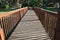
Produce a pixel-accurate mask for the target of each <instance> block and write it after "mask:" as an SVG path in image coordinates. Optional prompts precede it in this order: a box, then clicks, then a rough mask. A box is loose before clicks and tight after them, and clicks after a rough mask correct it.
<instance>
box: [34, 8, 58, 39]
mask: <svg viewBox="0 0 60 40" xmlns="http://www.w3.org/2000/svg"><path fill="white" fill-rule="evenodd" d="M34 11H35V12H36V14H37V16H38V17H39V19H40V20H41V22H42V24H43V26H44V28H45V30H46V32H47V33H48V34H49V36H50V38H51V40H54V36H55V29H56V24H57V16H58V15H57V12H51V11H50V12H49V11H46V10H42V9H40V8H34Z"/></svg>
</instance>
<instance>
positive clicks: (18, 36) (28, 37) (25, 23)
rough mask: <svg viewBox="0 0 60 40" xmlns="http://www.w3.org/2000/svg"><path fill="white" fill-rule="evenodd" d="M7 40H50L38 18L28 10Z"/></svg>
mask: <svg viewBox="0 0 60 40" xmlns="http://www.w3.org/2000/svg"><path fill="white" fill-rule="evenodd" d="M8 40H50V38H49V36H48V34H47V33H46V31H45V29H44V27H43V25H42V24H41V22H40V20H39V18H38V17H37V16H36V14H35V12H34V11H33V10H29V11H28V12H27V13H26V15H25V16H24V17H23V19H22V20H21V22H20V23H19V24H18V26H17V27H16V29H15V30H14V32H13V33H12V35H11V36H10V38H9V39H8Z"/></svg>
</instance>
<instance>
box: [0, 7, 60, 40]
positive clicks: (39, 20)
mask: <svg viewBox="0 0 60 40" xmlns="http://www.w3.org/2000/svg"><path fill="white" fill-rule="evenodd" d="M7 13H8V14H7ZM58 14H59V12H58ZM58 14H57V12H51V11H49V12H48V11H47V10H44V9H40V8H33V10H28V7H24V8H21V9H18V10H14V11H10V12H6V13H5V15H3V14H1V16H0V29H2V31H0V39H1V40H59V36H60V34H59V32H60V31H59V28H58V27H59V25H60V24H57V23H59V22H58V21H59V16H60V15H58ZM57 25H58V26H57Z"/></svg>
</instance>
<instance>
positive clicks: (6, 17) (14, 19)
mask: <svg viewBox="0 0 60 40" xmlns="http://www.w3.org/2000/svg"><path fill="white" fill-rule="evenodd" d="M27 11H28V7H24V8H20V9H17V10H14V11H10V12H4V13H2V14H0V28H1V29H3V30H4V35H5V38H7V37H8V36H9V35H10V33H11V32H12V30H13V29H14V27H15V26H16V25H17V23H18V21H19V20H21V18H22V17H23V15H25V13H26V12H27ZM1 40H2V39H1Z"/></svg>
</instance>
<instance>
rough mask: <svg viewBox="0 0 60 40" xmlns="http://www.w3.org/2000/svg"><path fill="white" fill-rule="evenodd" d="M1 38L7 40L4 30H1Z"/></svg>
mask: <svg viewBox="0 0 60 40" xmlns="http://www.w3.org/2000/svg"><path fill="white" fill-rule="evenodd" d="M0 37H1V40H5V35H4V30H3V29H0Z"/></svg>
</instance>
